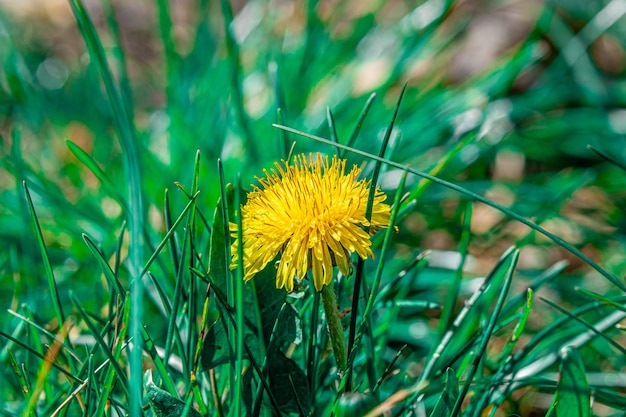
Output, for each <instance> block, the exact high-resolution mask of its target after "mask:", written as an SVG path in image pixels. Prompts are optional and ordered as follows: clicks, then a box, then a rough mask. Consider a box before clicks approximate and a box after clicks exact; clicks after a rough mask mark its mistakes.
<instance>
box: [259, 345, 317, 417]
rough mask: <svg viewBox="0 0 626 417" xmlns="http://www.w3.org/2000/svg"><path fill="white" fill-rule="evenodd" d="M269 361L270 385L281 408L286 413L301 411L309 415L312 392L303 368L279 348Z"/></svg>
mask: <svg viewBox="0 0 626 417" xmlns="http://www.w3.org/2000/svg"><path fill="white" fill-rule="evenodd" d="M268 361H269V379H270V387H271V389H272V393H273V394H274V398H276V401H277V402H278V406H279V407H280V410H281V411H282V412H284V413H288V412H301V413H303V414H304V415H308V414H309V411H310V410H311V402H310V399H311V393H310V390H309V382H308V379H307V377H306V375H305V374H304V372H303V371H302V369H300V367H299V366H298V364H296V362H294V361H293V360H292V359H289V358H288V357H286V356H285V355H284V354H283V353H282V352H281V351H279V350H277V351H275V352H274V353H273V354H272V355H271V356H270V357H269V358H268Z"/></svg>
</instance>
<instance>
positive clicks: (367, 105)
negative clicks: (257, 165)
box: [280, 93, 376, 158]
mask: <svg viewBox="0 0 626 417" xmlns="http://www.w3.org/2000/svg"><path fill="white" fill-rule="evenodd" d="M375 98H376V93H372V94H370V96H369V98H368V99H367V101H366V102H365V106H363V110H362V111H361V115H360V116H359V119H358V120H357V122H356V125H354V129H352V133H351V134H350V137H349V138H348V143H346V146H347V147H352V146H354V143H355V142H356V138H357V137H358V136H359V133H361V128H362V127H363V122H364V121H365V117H366V116H367V114H368V113H369V111H370V107H372V103H374V99H375ZM280 124H281V125H284V123H280ZM345 156H346V149H342V148H339V157H340V158H345Z"/></svg>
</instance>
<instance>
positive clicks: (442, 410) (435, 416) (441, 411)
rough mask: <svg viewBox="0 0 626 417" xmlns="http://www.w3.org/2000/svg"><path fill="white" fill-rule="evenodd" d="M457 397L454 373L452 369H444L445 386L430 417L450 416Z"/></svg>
mask: <svg viewBox="0 0 626 417" xmlns="http://www.w3.org/2000/svg"><path fill="white" fill-rule="evenodd" d="M458 396H459V381H458V380H457V379H456V373H455V372H454V370H453V369H452V368H448V369H446V386H445V388H444V389H443V392H442V393H441V396H440V397H439V399H438V400H437V403H436V404H435V408H434V409H433V411H432V413H430V417H448V416H450V415H451V414H450V413H451V412H452V409H453V408H454V403H455V402H456V399H457V398H458Z"/></svg>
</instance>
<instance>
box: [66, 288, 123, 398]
mask: <svg viewBox="0 0 626 417" xmlns="http://www.w3.org/2000/svg"><path fill="white" fill-rule="evenodd" d="M70 299H71V300H72V304H74V307H76V310H77V311H78V314H79V315H80V317H81V318H82V319H83V321H84V322H85V324H86V325H87V327H88V328H89V330H90V332H91V334H92V335H93V336H94V338H95V339H96V342H97V343H98V345H99V346H100V347H101V350H102V351H103V352H104V353H105V355H106V356H107V359H108V360H109V361H110V363H111V366H112V367H113V368H114V369H115V372H116V373H117V375H118V377H119V378H120V380H121V382H122V389H123V390H124V391H126V393H128V379H127V378H126V373H125V372H124V370H123V369H122V368H121V367H120V365H119V362H118V359H119V358H118V357H115V356H114V354H113V353H112V352H111V347H112V346H109V345H108V344H107V343H106V341H105V340H104V339H103V338H102V336H101V334H100V333H101V330H100V329H99V328H98V326H97V325H96V324H95V323H94V322H93V321H92V319H91V317H90V316H89V314H88V313H87V312H86V311H85V310H84V309H83V307H82V305H81V303H80V301H78V298H76V296H75V295H74V294H73V293H70ZM126 304H128V302H127V303H126ZM121 329H122V331H125V327H124V326H121ZM120 340H121V339H120ZM118 345H121V342H119V343H118ZM116 346H117V345H116ZM114 350H115V349H114Z"/></svg>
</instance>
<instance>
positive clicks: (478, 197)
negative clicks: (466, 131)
mask: <svg viewBox="0 0 626 417" xmlns="http://www.w3.org/2000/svg"><path fill="white" fill-rule="evenodd" d="M273 126H274V127H276V128H278V129H283V130H286V131H287V132H291V133H294V134H296V135H300V136H303V137H306V138H309V139H312V140H315V141H317V142H320V143H325V144H327V145H332V146H336V147H338V148H341V149H345V150H347V151H349V152H352V153H355V154H357V155H360V156H363V157H365V158H369V159H373V160H376V161H379V162H382V163H385V164H387V165H389V166H392V167H394V168H398V169H401V170H404V171H407V172H409V173H411V174H413V175H417V176H418V177H422V178H426V179H428V180H430V181H432V182H434V183H436V184H439V185H442V186H444V187H447V188H449V189H451V190H454V191H456V192H458V193H460V194H463V195H466V196H468V197H470V198H471V199H473V200H476V201H480V202H481V203H484V204H486V205H488V206H490V207H493V208H494V209H496V210H498V211H500V212H502V213H504V214H506V215H507V216H509V217H511V218H513V219H515V220H517V221H519V222H520V223H522V224H524V225H526V226H528V227H530V228H531V229H534V230H536V231H537V232H539V233H541V234H542V235H544V236H546V237H547V238H549V239H550V240H552V241H553V242H554V243H556V244H557V245H559V246H561V247H562V248H564V249H566V250H567V251H568V252H570V253H572V254H574V255H576V256H577V257H578V258H580V259H582V260H583V261H585V262H586V263H587V264H588V265H589V266H591V267H592V268H593V269H595V270H596V271H597V272H598V273H600V275H602V276H603V277H604V278H606V279H607V280H608V281H609V282H611V283H612V284H613V285H615V286H616V287H617V288H619V289H620V290H622V291H624V292H626V285H624V284H623V283H621V282H620V281H619V280H618V279H617V278H616V277H615V276H614V275H613V274H611V273H610V272H608V271H607V270H605V269H604V268H602V267H601V266H600V265H598V263H597V262H595V261H594V260H593V259H591V258H589V257H588V256H587V255H585V254H584V253H582V252H581V251H580V250H578V249H576V248H575V247H574V246H573V245H571V244H570V243H568V242H566V241H565V240H564V239H563V238H561V237H559V236H557V235H555V234H554V233H551V232H549V231H547V230H546V229H544V228H543V227H541V226H539V225H538V224H536V223H534V222H531V221H530V220H528V219H526V218H525V217H522V216H521V215H519V214H517V213H515V212H514V211H512V210H510V209H508V208H506V207H504V206H503V205H501V204H499V203H496V202H495V201H492V200H489V199H488V198H486V197H483V196H481V195H480V194H476V193H474V192H472V191H470V190H468V189H467V188H464V187H461V186H460V185H456V184H454V183H452V182H450V181H446V180H442V179H441V178H438V177H435V176H432V175H430V174H427V173H425V172H423V171H419V170H416V169H413V168H409V167H407V166H405V165H402V164H399V163H397V162H394V161H390V160H388V159H385V158H382V157H379V156H376V155H373V154H371V153H368V152H363V151H361V150H359V149H355V148H350V147H347V146H344V145H341V144H337V143H334V142H332V141H329V140H328V139H324V138H321V137H319V136H315V135H311V134H308V133H305V132H302V131H299V130H296V129H292V128H290V127H287V126H282V125H277V124H274V125H273Z"/></svg>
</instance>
